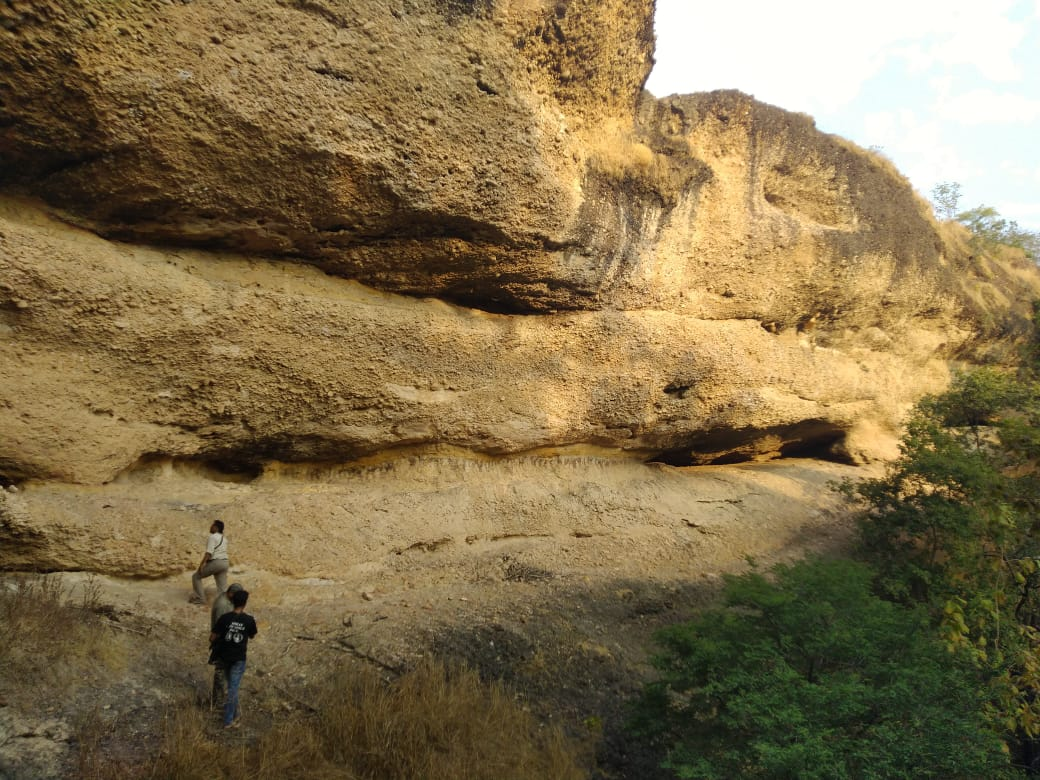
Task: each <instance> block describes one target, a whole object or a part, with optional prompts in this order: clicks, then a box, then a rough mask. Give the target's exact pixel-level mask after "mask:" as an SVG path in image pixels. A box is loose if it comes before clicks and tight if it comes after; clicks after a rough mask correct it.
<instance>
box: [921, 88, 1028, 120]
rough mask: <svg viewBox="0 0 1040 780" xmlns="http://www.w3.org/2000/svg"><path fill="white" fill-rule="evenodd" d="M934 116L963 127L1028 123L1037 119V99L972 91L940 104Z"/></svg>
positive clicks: (989, 91)
mask: <svg viewBox="0 0 1040 780" xmlns="http://www.w3.org/2000/svg"><path fill="white" fill-rule="evenodd" d="M935 113H936V115H937V116H939V117H941V118H942V119H945V120H947V121H950V122H958V123H960V124H962V125H981V124H990V123H998V124H1020V123H1029V122H1035V121H1036V120H1038V119H1040V99H1036V98H1030V97H1026V96H1025V95H1016V94H1013V93H1010V92H1003V93H999V92H993V91H992V90H988V89H973V90H971V91H969V92H964V93H962V94H960V95H954V96H953V97H948V98H946V99H945V100H940V101H939V102H938V103H937V105H936V107H935Z"/></svg>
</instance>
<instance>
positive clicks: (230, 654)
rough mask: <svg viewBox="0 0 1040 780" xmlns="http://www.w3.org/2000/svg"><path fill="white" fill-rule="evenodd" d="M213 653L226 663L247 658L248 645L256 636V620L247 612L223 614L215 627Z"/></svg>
mask: <svg viewBox="0 0 1040 780" xmlns="http://www.w3.org/2000/svg"><path fill="white" fill-rule="evenodd" d="M213 633H214V634H216V635H217V638H216V639H214V640H213V654H214V656H216V658H218V659H219V660H221V661H223V662H224V663H226V664H233V663H234V662H235V661H244V660H246V646H247V645H248V644H249V640H250V639H252V638H253V637H254V636H256V621H255V620H253V616H252V615H247V614H246V613H245V612H243V613H241V614H239V613H237V612H228V613H227V614H226V615H221V616H220V619H219V620H218V621H217V624H216V625H215V626H214V627H213Z"/></svg>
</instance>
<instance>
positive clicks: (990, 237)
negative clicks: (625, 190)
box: [957, 206, 1040, 261]
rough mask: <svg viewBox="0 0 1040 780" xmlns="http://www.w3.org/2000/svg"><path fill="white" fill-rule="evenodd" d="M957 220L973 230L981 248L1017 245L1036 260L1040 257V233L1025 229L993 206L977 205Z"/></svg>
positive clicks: (973, 235)
mask: <svg viewBox="0 0 1040 780" xmlns="http://www.w3.org/2000/svg"><path fill="white" fill-rule="evenodd" d="M957 221H958V222H960V223H962V224H963V225H965V226H966V227H967V228H968V230H970V231H971V234H972V237H973V239H974V240H975V243H976V245H977V246H978V247H979V248H980V249H989V248H992V247H994V246H997V245H1004V246H1011V247H1016V248H1018V249H1021V250H1022V251H1024V252H1025V253H1026V254H1027V255H1029V257H1031V258H1032V259H1033V260H1034V261H1036V260H1038V259H1040V233H1037V232H1035V231H1032V230H1024V229H1022V228H1020V227H1019V226H1018V223H1017V222H1015V221H1014V220H1007V219H1004V218H1003V217H1002V216H1000V213H999V212H998V211H997V210H996V209H995V208H993V207H992V206H976V207H975V208H973V209H969V210H968V211H963V212H961V213H960V214H958V215H957Z"/></svg>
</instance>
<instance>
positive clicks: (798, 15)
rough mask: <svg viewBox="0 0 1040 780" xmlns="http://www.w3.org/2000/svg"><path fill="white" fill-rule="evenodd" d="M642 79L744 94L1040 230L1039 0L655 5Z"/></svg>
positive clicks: (968, 204)
mask: <svg viewBox="0 0 1040 780" xmlns="http://www.w3.org/2000/svg"><path fill="white" fill-rule="evenodd" d="M655 28H656V32H657V52H656V55H655V59H656V60H657V64H656V65H655V66H654V69H653V72H652V73H651V74H650V78H649V80H648V81H647V84H646V88H647V89H648V90H650V91H651V92H652V93H653V94H654V95H656V96H658V97H664V96H666V95H671V94H674V93H688V92H704V91H708V90H713V89H739V90H741V91H742V92H746V93H748V94H750V95H754V96H755V97H756V98H757V99H758V100H761V101H763V102H765V103H771V104H773V105H775V106H779V107H781V108H785V109H787V110H789V111H800V112H804V113H807V114H810V115H812V116H813V117H814V118H815V120H816V126H817V127H818V128H819V129H820V130H822V131H824V132H826V133H835V134H837V135H841V136H844V137H845V138H848V139H850V140H852V141H855V142H856V143H857V144H859V145H860V146H863V147H874V148H876V149H877V150H878V151H880V152H881V153H882V154H884V155H885V156H887V157H888V158H889V159H891V160H892V161H893V162H894V163H895V164H896V166H897V167H898V168H899V170H900V171H902V173H903V174H904V175H905V176H906V177H907V178H908V179H909V180H910V182H911V184H913V186H914V188H915V189H916V190H917V191H918V192H919V193H921V194H922V195H923V196H925V197H926V198H930V197H931V193H932V188H933V187H934V186H935V185H936V184H938V183H940V182H957V183H959V184H960V185H961V200H960V204H959V207H960V208H961V209H964V210H966V209H969V208H973V207H975V206H979V205H986V206H992V207H994V208H996V209H997V211H999V212H1000V214H1001V216H1003V217H1005V218H1007V219H1011V220H1015V221H1016V222H1018V224H1019V227H1021V228H1024V229H1027V230H1036V231H1040V0H943V1H942V2H937V1H936V0H873V2H870V3H862V2H855V3H853V2H848V1H847V0H846V1H844V2H843V1H842V0H784V1H783V2H777V0H730V2H728V3H727V2H725V1H723V2H718V0H715V2H711V3H702V2H695V0H657V15H656V17H655Z"/></svg>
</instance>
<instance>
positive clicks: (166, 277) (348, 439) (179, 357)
mask: <svg viewBox="0 0 1040 780" xmlns="http://www.w3.org/2000/svg"><path fill="white" fill-rule="evenodd" d="M652 14H653V4H652V3H649V2H648V3H638V2H637V3H632V2H625V1H623V0H553V1H552V2H549V1H548V0H495V2H492V0H392V1H391V2H369V1H365V2H345V1H337V0H237V1H235V2H232V1H231V0H214V1H213V2H207V3H192V2H190V0H178V1H176V2H173V1H171V0H166V1H165V2H160V1H159V0H154V1H145V0H136V1H135V0H126V1H125V2H118V3H116V2H112V3H93V2H87V0H74V1H71V2H69V1H62V2H59V1H58V0H40V1H39V2H24V1H23V0H7V1H6V2H5V3H3V4H2V5H0V344H2V346H3V353H4V358H3V361H2V363H0V480H2V482H3V483H4V484H8V485H12V486H16V487H17V488H18V489H20V490H21V492H22V495H20V496H18V497H17V500H15V499H10V500H7V501H5V502H2V503H0V534H2V535H3V536H4V537H5V538H6V539H7V540H8V541H9V542H11V544H12V545H13V546H12V547H11V548H10V549H15V548H17V549H18V550H19V551H20V552H19V553H18V555H17V556H15V557H11V558H9V559H8V561H7V564H6V565H8V566H13V565H19V566H24V565H30V564H32V562H33V561H34V560H35V561H37V562H41V565H46V566H47V567H55V568H60V567H74V568H92V567H94V568H105V567H110V566H111V565H110V564H109V563H108V561H109V560H110V559H111V558H112V552H111V549H108V550H100V551H99V550H96V549H92V547H91V544H90V543H89V539H90V537H91V532H90V530H89V529H91V528H95V529H101V528H108V529H109V530H111V528H112V521H111V520H110V519H106V512H105V511H104V507H105V506H106V503H105V501H106V500H107V499H105V500H102V501H101V503H100V504H97V503H91V502H85V503H84V506H83V509H82V511H83V513H84V514H83V515H82V516H79V517H77V518H76V519H71V518H72V514H71V513H69V512H65V511H62V512H57V511H52V510H51V509H48V507H53V491H55V490H58V491H63V490H71V491H74V492H76V494H77V495H81V496H87V495H95V496H102V495H105V496H111V495H114V494H115V492H118V490H119V487H118V486H119V485H121V484H126V483H127V482H131V483H135V484H136V482H135V480H136V481H140V480H142V479H143V480H144V481H145V482H146V483H147V484H150V485H152V486H153V487H152V493H151V496H152V501H153V503H152V504H151V505H149V504H147V502H144V503H133V504H132V505H133V506H134V507H136V508H137V510H138V511H137V513H136V515H135V514H133V513H129V514H128V513H127V512H129V510H127V511H126V512H123V513H122V514H120V520H119V521H118V523H125V522H131V518H132V517H135V518H137V520H138V521H140V522H142V523H143V524H144V526H145V531H146V532H148V533H151V532H152V531H155V529H157V528H162V529H167V531H169V529H170V527H171V526H178V522H179V521H178V520H177V519H176V517H181V516H173V515H170V514H169V511H167V510H169V506H166V508H165V509H163V508H162V507H161V506H160V505H161V504H163V502H167V504H169V503H170V502H173V503H176V504H177V505H178V507H179V509H178V511H180V508H183V507H184V506H187V507H189V509H190V515H189V516H184V517H185V519H190V520H191V522H192V523H195V524H198V523H199V522H201V518H202V517H205V516H208V515H209V514H212V511H217V510H216V509H214V507H222V508H221V509H220V510H219V511H225V510H226V506H225V505H224V504H222V503H221V502H219V501H216V502H215V503H214V501H213V500H211V499H212V496H211V495H210V494H211V492H212V483H213V481H214V480H215V481H216V483H218V484H220V483H228V484H236V485H237V484H250V483H251V482H256V481H257V480H260V478H261V477H263V478H264V479H266V480H268V482H267V483H265V484H269V481H270V480H272V479H276V478H277V475H278V474H279V473H280V472H279V469H281V468H282V467H283V466H282V465H280V464H286V463H295V464H322V466H321V467H322V468H331V467H343V468H347V467H349V468H352V469H355V473H356V474H358V475H369V476H368V477H364V478H366V479H369V478H372V477H371V475H372V474H373V473H379V468H380V467H381V466H380V464H385V463H387V462H407V458H409V457H412V458H414V457H438V458H444V459H454V460H460V461H472V460H477V461H480V462H484V463H491V464H494V463H501V462H503V459H508V458H517V457H523V458H535V459H550V460H551V459H554V458H555V459H558V458H561V457H564V458H565V457H568V456H581V457H590V456H591V457H596V458H602V459H604V460H605V462H609V461H610V459H612V458H625V459H636V460H639V461H645V460H656V461H661V462H664V463H667V464H672V465H694V464H707V463H735V462H740V461H750V460H758V459H766V458H774V457H777V456H783V455H817V456H822V457H828V458H832V459H838V460H843V461H848V462H863V461H865V460H870V459H872V458H876V457H884V456H886V455H889V454H891V453H892V452H893V450H892V441H893V439H892V437H893V436H894V434H895V431H896V430H897V428H898V424H899V422H900V419H901V416H902V414H903V413H904V412H905V410H906V409H907V408H908V406H909V405H910V404H911V403H913V402H914V401H915V400H916V399H917V398H918V397H920V395H922V394H923V393H925V392H928V391H932V390H935V389H938V388H940V387H941V386H942V385H943V383H944V382H945V381H946V377H947V375H948V371H949V366H950V362H951V361H952V360H956V359H969V360H970V359H981V358H982V357H984V358H985V359H988V360H999V359H1001V356H1002V354H1004V353H1005V352H1006V351H1007V350H1009V349H1011V348H1013V345H1014V342H1015V339H1016V338H1017V337H1018V336H1019V335H1020V334H1021V333H1022V332H1023V331H1024V329H1025V328H1026V324H1027V322H1028V312H1029V309H1028V302H1029V300H1030V298H1031V297H1032V296H1033V295H1035V293H1036V291H1037V288H1038V278H1037V275H1036V273H1035V269H1033V268H1032V267H1031V266H1029V265H1028V264H1026V263H1019V264H1018V265H1017V266H1015V265H1014V264H1013V263H1003V264H1000V263H994V262H992V261H990V260H988V259H984V258H979V257H975V258H972V257H970V250H969V248H968V247H967V245H966V244H964V242H963V241H961V240H960V239H959V238H958V236H957V235H956V234H955V232H951V231H950V230H949V228H948V227H944V226H939V225H937V224H936V223H935V221H934V220H933V219H932V217H931V215H930V212H929V210H928V207H927V205H926V204H924V203H923V202H922V201H921V200H920V199H919V198H918V197H917V196H916V195H915V194H914V192H913V191H912V189H911V188H910V186H909V185H908V184H907V182H906V181H905V180H904V179H903V178H902V177H901V176H900V175H899V174H898V172H897V171H895V170H894V169H893V167H892V166H891V164H889V163H888V162H887V161H886V160H884V159H883V158H881V157H879V156H877V155H875V154H873V153H870V152H867V151H864V150H861V149H858V148H856V147H855V146H854V145H852V144H850V143H849V142H847V141H844V140H843V139H840V138H837V137H834V136H829V135H826V134H823V133H821V132H819V131H818V130H817V129H816V128H815V127H814V124H813V121H812V119H811V118H809V117H807V116H804V115H798V114H791V113H788V112H785V111H783V110H781V109H778V108H774V107H771V106H767V105H764V104H761V103H758V102H756V101H755V100H753V99H752V98H750V97H748V96H746V95H743V94H740V93H737V92H716V93H710V94H701V95H686V96H672V97H669V98H664V99H660V100H658V99H656V98H654V97H653V96H651V95H649V94H648V93H645V92H643V91H642V84H643V82H644V81H645V78H646V76H647V74H648V73H649V69H650V67H651V65H652V47H653V37H652ZM171 468H176V469H179V470H180V471H179V473H180V474H181V475H183V474H185V473H189V474H195V475H196V476H197V477H198V480H199V483H198V484H199V485H204V487H202V488H200V490H201V492H203V493H205V494H206V495H207V496H209V498H208V499H207V500H206V501H202V502H196V503H192V501H191V500H190V494H191V492H192V489H191V487H190V484H191V481H190V480H187V481H186V480H184V479H180V478H179V479H178V480H175V481H173V482H171V481H168V480H167V481H163V480H162V479H156V478H154V474H155V473H163V472H162V470H163V469H166V470H167V472H168V471H169V469H171ZM488 468H494V466H488ZM156 469H159V472H156ZM627 473H628V472H626V474H627ZM142 475H144V476H142ZM358 478H359V479H361V478H362V476H358ZM626 479H627V478H626ZM260 481H261V482H262V481H263V480H260ZM460 484H463V483H460ZM626 484H631V482H630V481H628V482H626ZM300 489H301V490H304V491H306V488H305V487H301V488H300ZM459 489H460V490H465V488H464V486H463V487H460V488H459ZM236 490H237V488H236ZM146 492H147V491H146ZM521 493H522V491H521ZM134 495H135V496H136V498H134V502H143V501H144V499H143V498H142V497H141V496H140V495H138V494H137V493H135V494H134ZM236 495H237V493H236ZM34 497H37V498H38V500H35V502H34ZM249 500H250V501H255V500H257V499H256V496H254V497H253V498H251V499H249ZM416 500H417V501H418V500H419V499H416ZM207 502H208V503H207ZM109 506H110V505H109ZM510 506H513V505H510ZM413 508H414V507H413ZM301 511H303V512H312V513H316V514H321V511H322V510H320V509H316V508H313V507H312V508H310V509H306V510H302V509H301ZM487 511H488V512H491V511H492V510H491V509H487ZM589 511H593V510H591V509H590V510H589ZM647 511H652V509H650V508H648V509H647ZM316 514H314V515H312V516H316ZM407 514H408V512H407V511H405V510H402V516H403V515H407ZM195 515H199V517H195ZM415 522H418V521H415ZM430 522H433V521H430ZM488 522H494V519H493V518H491V517H490V515H489V519H488ZM106 523H107V525H106ZM73 527H76V528H80V527H82V528H86V529H88V530H87V531H83V532H82V533H80V532H78V531H77V532H76V533H79V536H76V534H72V536H70V535H69V533H70V532H69V529H70V528H73ZM48 529H50V530H48ZM62 529H64V530H62ZM195 531H197V529H196V528H194V527H191V528H188V526H187V525H185V527H183V528H180V527H178V528H177V529H176V531H174V533H175V535H177V534H179V535H180V538H183V537H184V536H185V534H189V535H190V534H193V533H194V532H195ZM97 533H98V534H99V537H98V538H101V537H103V536H104V533H103V532H102V531H100V530H98V531H97ZM398 533H399V535H400V536H401V538H402V539H403V540H404V541H407V539H408V538H411V537H409V534H411V536H412V537H416V538H419V537H422V534H420V533H419V531H418V530H416V529H415V528H412V530H400V529H398ZM84 534H85V535H84ZM73 537H75V538H77V539H79V540H80V541H78V542H75V543H72V542H69V541H68V539H70V538H73ZM112 538H113V539H114V538H115V537H112ZM422 538H425V537H422ZM62 540H64V541H62ZM112 543H113V544H115V542H112ZM164 544H165V543H164ZM117 546H118V545H117ZM174 546H175V547H176V546H177V545H174ZM160 548H161V549H160ZM34 551H35V552H34ZM169 552H170V551H169V550H165V547H163V546H162V545H160V546H159V547H157V548H156V550H155V552H154V555H152V556H150V557H149V556H144V557H142V558H141V559H140V560H139V561H138V562H137V563H136V564H135V565H134V566H133V567H131V569H130V570H129V571H127V572H126V573H131V574H144V575H155V574H159V573H167V572H169V571H172V570H174V569H176V568H177V566H180V567H181V568H185V567H186V566H187V565H189V564H188V563H184V562H180V561H173V560H171V559H170V558H169V557H168V553H169ZM116 557H118V556H116ZM16 558H17V560H16ZM123 560H124V561H125V560H127V559H125V558H124V559H123ZM304 561H305V556H304V557H302V558H300V566H301V567H304V568H305V566H306V564H305V562H304ZM171 567H172V568H171ZM116 568H118V567H116ZM290 569H291V570H298V569H292V567H290Z"/></svg>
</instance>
